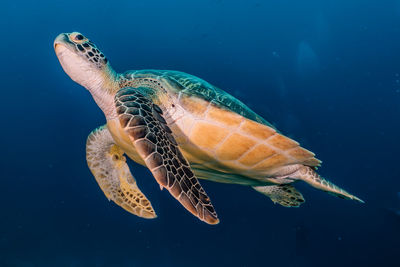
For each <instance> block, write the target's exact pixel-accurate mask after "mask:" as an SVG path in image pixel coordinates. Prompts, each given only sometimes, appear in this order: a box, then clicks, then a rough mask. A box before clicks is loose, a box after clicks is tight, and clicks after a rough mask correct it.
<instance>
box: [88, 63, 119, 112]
mask: <svg viewBox="0 0 400 267" xmlns="http://www.w3.org/2000/svg"><path fill="white" fill-rule="evenodd" d="M88 77H90V78H88V79H85V80H84V81H81V82H80V84H81V85H82V86H84V87H85V88H86V89H88V90H89V92H90V93H91V94H92V96H93V99H94V101H95V102H96V104H97V105H98V106H99V107H100V109H101V110H102V111H103V113H104V115H105V116H106V119H107V120H112V119H115V118H117V117H118V116H117V113H116V110H115V104H114V95H115V93H116V92H117V91H118V89H119V86H118V80H119V74H117V73H116V72H115V71H114V70H113V69H112V68H111V66H110V65H107V66H106V67H105V69H103V70H96V71H94V72H93V74H92V75H88Z"/></svg>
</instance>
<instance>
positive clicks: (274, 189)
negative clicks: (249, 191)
mask: <svg viewBox="0 0 400 267" xmlns="http://www.w3.org/2000/svg"><path fill="white" fill-rule="evenodd" d="M253 188H254V189H255V190H256V191H258V192H260V193H261V194H263V195H266V196H267V197H269V198H271V200H272V202H274V203H278V204H280V205H282V206H284V207H299V206H300V205H301V204H303V203H304V202H305V200H304V198H303V195H302V194H301V193H300V192H299V191H297V189H296V188H295V187H294V186H293V185H289V184H283V185H266V186H253Z"/></svg>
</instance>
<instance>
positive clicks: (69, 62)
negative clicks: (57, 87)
mask: <svg viewBox="0 0 400 267" xmlns="http://www.w3.org/2000/svg"><path fill="white" fill-rule="evenodd" d="M54 50H55V52H56V55H57V57H58V60H59V61H60V63H61V66H62V68H63V69H64V71H65V72H66V73H67V74H68V76H69V77H71V79H72V80H74V81H75V82H77V83H79V84H80V85H82V86H83V87H85V88H86V89H88V90H89V91H90V93H91V94H92V96H93V98H94V100H95V101H96V103H97V104H98V106H99V107H100V108H101V109H102V110H103V112H104V114H105V115H106V117H108V118H111V117H112V116H114V115H115V108H114V104H113V103H114V98H113V95H114V94H115V93H116V91H118V89H119V86H118V75H117V74H116V72H115V71H114V70H113V69H112V68H111V66H110V63H109V62H108V60H107V58H106V57H105V56H104V54H103V53H102V52H101V51H100V50H99V49H98V48H97V46H96V45H95V44H94V43H92V42H91V41H90V40H89V39H88V38H86V37H85V36H83V35H82V34H81V33H79V32H72V33H62V34H60V35H58V36H57V38H56V39H55V40H54Z"/></svg>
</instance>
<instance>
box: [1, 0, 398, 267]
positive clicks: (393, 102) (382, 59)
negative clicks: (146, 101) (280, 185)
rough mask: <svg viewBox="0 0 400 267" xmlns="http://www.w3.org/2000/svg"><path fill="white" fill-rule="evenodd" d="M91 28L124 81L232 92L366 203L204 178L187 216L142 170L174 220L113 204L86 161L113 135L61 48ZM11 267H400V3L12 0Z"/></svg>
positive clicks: (7, 258) (7, 260) (5, 79)
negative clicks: (99, 139)
mask: <svg viewBox="0 0 400 267" xmlns="http://www.w3.org/2000/svg"><path fill="white" fill-rule="evenodd" d="M71 31H80V32H82V33H83V34H85V35H87V36H88V37H89V38H91V39H92V40H93V41H94V42H95V43H96V44H97V45H98V46H99V48H100V49H101V50H102V51H103V52H104V53H105V54H106V55H107V57H108V58H109V60H110V62H111V65H112V66H113V67H114V69H115V70H117V71H119V72H122V71H125V70H128V69H148V68H154V69H173V70H180V71H184V72H187V73H190V74H193V75H196V76H199V77H201V78H203V79H205V80H207V81H208V82H210V83H212V84H214V85H216V86H218V87H220V88H222V89H224V90H226V91H227V92H229V93H231V94H233V95H234V96H236V97H238V98H239V99H241V100H242V101H243V102H245V103H246V104H248V105H249V106H250V107H251V108H252V109H254V110H255V111H256V112H257V113H259V114H260V115H262V116H264V117H265V118H267V119H268V120H270V121H271V122H273V123H274V125H276V126H277V127H278V128H279V129H280V130H281V131H282V132H283V133H285V134H286V135H288V136H290V137H292V138H294V139H296V140H297V141H299V142H300V143H301V144H302V145H303V146H304V147H306V148H308V149H310V150H312V151H313V152H315V153H316V154H317V156H318V158H320V159H321V160H323V166H322V168H320V173H321V174H322V175H323V176H325V177H327V178H329V179H330V180H332V181H333V182H335V183H336V184H338V185H340V186H342V187H344V188H345V189H347V190H349V191H350V192H352V193H354V194H356V195H357V196H359V197H360V198H362V199H363V200H365V201H366V203H365V204H359V203H355V202H352V201H346V200H341V199H338V198H335V197H333V196H330V195H328V194H325V193H324V192H321V191H317V190H315V189H313V188H311V187H309V186H307V185H305V184H299V189H300V190H301V192H302V193H303V195H304V197H305V198H306V203H305V204H303V205H302V206H301V207H300V208H294V209H288V208H283V207H280V206H278V205H274V204H273V203H272V202H271V201H270V200H269V199H268V198H266V197H265V196H263V195H261V194H259V193H257V192H255V191H254V190H252V189H251V188H246V187H242V186H238V185H226V184H218V183H212V182H207V181H203V182H202V184H203V186H204V188H205V189H206V191H207V192H208V194H209V196H210V197H211V198H212V200H213V204H214V206H215V207H216V210H217V212H218V214H219V217H220V219H221V223H220V224H219V225H217V226H209V225H206V224H205V223H202V222H201V221H199V220H197V219H196V218H195V217H193V216H192V215H190V214H189V213H188V212H186V211H185V210H184V209H183V208H182V207H181V206H180V205H179V203H177V202H176V200H174V199H173V198H172V197H171V196H170V195H169V194H168V192H167V191H165V190H163V191H160V190H159V186H158V184H157V183H156V182H155V180H154V179H153V177H152V176H151V174H150V172H149V171H148V170H147V169H145V168H144V167H142V166H139V165H137V164H135V163H133V162H130V166H131V168H132V171H133V173H134V175H135V177H136V178H137V180H138V183H139V185H140V187H141V189H142V190H143V191H144V192H145V194H146V195H147V196H148V197H149V198H150V199H151V201H152V204H153V207H154V208H155V209H156V212H157V214H158V218H157V219H155V220H144V219H141V218H138V217H135V216H133V215H131V214H129V213H127V212H125V211H124V210H123V209H121V208H119V207H118V206H116V205H115V204H114V203H111V202H108V201H107V199H106V198H105V196H104V194H103V192H102V191H101V190H100V188H99V187H98V185H97V183H96V181H95V179H94V178H93V177H92V175H91V173H90V171H89V169H88V168H87V165H86V161H85V141H86V137H87V135H88V134H89V133H90V132H91V131H92V130H93V129H94V128H96V127H98V126H100V125H102V124H104V122H105V120H104V115H103V114H102V112H101V111H100V109H99V108H98V107H97V106H96V105H95V103H94V101H93V99H92V97H91V96H90V94H89V93H88V92H87V91H86V90H85V89H83V88H82V87H81V86H79V85H78V84H75V83H74V82H73V81H72V80H71V79H70V78H69V77H68V76H67V75H66V74H65V73H64V71H63V70H62V68H61V66H60V65H59V62H58V60H57V58H56V56H55V54H54V51H53V47H52V43H53V40H54V38H55V37H56V36H57V35H58V34H59V33H61V32H71ZM0 36H1V42H0V51H1V52H2V53H1V65H0V73H1V74H0V75H1V97H0V104H1V105H0V114H2V124H1V125H2V126H1V133H0V137H1V147H2V153H1V156H0V157H1V160H0V165H1V176H0V177H1V182H2V186H1V194H0V202H1V209H2V213H1V217H0V266H139V267H141V266H174V267H175V266H242V267H245V266H246V267H249V266H282V267H283V266H335V267H337V266H399V260H398V255H399V253H400V215H399V214H400V212H399V210H400V198H399V193H398V192H399V191H400V168H399V166H400V164H399V159H400V157H399V151H400V141H399V138H400V125H399V122H400V119H399V117H400V1H398V0H397V1H392V0H387V1H367V0H353V1H338V0H335V1H333V0H329V1H316V0H315V1H294V0H293V1H288V0H279V1H278V0H270V1H262V0H258V1H254V0H249V1H232V0H231V1H227V0H219V1H218V0H203V1H161V0H158V1H105V0H97V1H73V0H71V1H38V2H36V1H8V0H6V1H2V3H1V9H0Z"/></svg>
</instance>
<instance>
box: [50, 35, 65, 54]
mask: <svg viewBox="0 0 400 267" xmlns="http://www.w3.org/2000/svg"><path fill="white" fill-rule="evenodd" d="M67 42H68V37H67V34H66V33H61V34H59V35H58V36H57V37H56V39H55V40H54V43H53V45H54V49H55V50H56V51H57V46H59V45H64V46H65V43H67Z"/></svg>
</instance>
